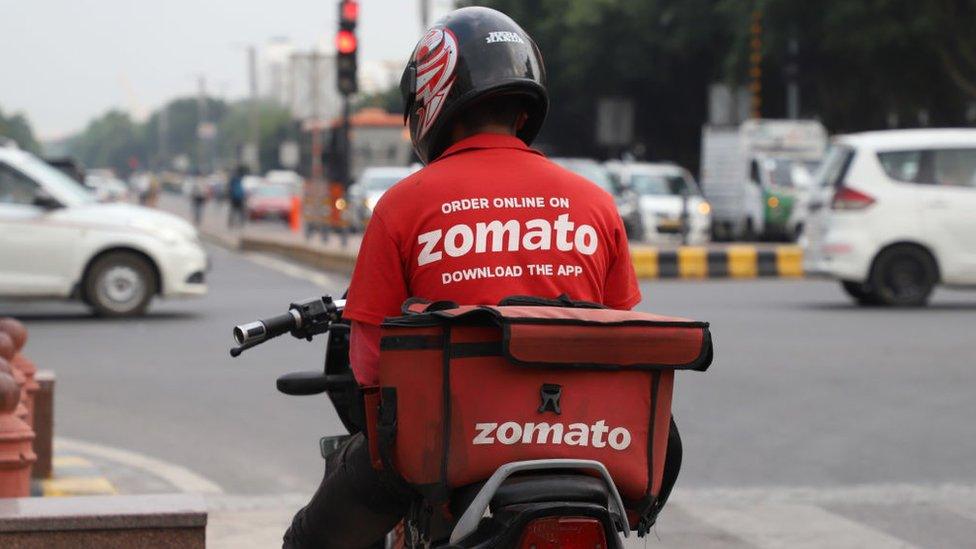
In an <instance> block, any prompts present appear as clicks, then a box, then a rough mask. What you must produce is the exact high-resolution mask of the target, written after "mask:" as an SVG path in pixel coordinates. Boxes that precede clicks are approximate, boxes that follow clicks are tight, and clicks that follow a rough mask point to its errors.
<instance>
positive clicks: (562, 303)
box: [498, 294, 607, 309]
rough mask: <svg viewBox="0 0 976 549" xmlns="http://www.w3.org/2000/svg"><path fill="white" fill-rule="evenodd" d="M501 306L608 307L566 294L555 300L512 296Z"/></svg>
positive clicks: (500, 302)
mask: <svg viewBox="0 0 976 549" xmlns="http://www.w3.org/2000/svg"><path fill="white" fill-rule="evenodd" d="M498 305H499V306H502V307H506V306H516V307H517V306H529V307H571V308H576V309H606V308H607V306H606V305H602V304H600V303H594V302H592V301H582V300H576V299H572V298H571V297H569V296H568V295H566V294H561V295H559V296H556V297H555V298H548V297H539V296H534V295H512V296H508V297H506V298H505V299H503V300H501V301H499V302H498Z"/></svg>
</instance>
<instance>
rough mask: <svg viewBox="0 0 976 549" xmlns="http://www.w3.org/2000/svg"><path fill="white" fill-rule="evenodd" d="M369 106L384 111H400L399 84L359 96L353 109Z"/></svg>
mask: <svg viewBox="0 0 976 549" xmlns="http://www.w3.org/2000/svg"><path fill="white" fill-rule="evenodd" d="M369 107H377V108H380V109H383V110H384V111H386V112H392V113H398V114H399V113H402V112H403V96H402V95H401V94H400V86H390V87H389V88H387V89H385V90H383V91H378V92H374V93H371V94H368V95H363V96H361V97H359V99H357V100H356V107H355V108H354V109H353V110H354V111H358V110H362V109H365V108H369Z"/></svg>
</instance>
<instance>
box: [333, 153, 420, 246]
mask: <svg viewBox="0 0 976 549" xmlns="http://www.w3.org/2000/svg"><path fill="white" fill-rule="evenodd" d="M419 168H420V166H419V165H416V166H383V167H372V168H366V169H365V170H363V174H362V175H360V176H359V179H357V180H356V182H355V183H353V184H352V185H350V186H349V191H348V192H347V196H348V201H347V206H346V211H345V212H346V213H345V215H346V220H347V221H348V222H349V224H350V225H351V226H352V227H353V228H354V229H356V230H365V229H366V224H367V223H369V218H370V217H372V216H373V208H375V207H376V203H377V202H379V200H380V197H381V196H383V193H385V192H386V191H387V190H388V189H389V188H390V187H392V186H393V185H396V184H397V183H399V182H400V181H401V180H403V179H405V178H406V177H407V176H409V175H411V174H412V173H414V172H415V171H417V170H418V169H419Z"/></svg>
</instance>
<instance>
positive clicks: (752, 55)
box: [749, 9, 762, 118]
mask: <svg viewBox="0 0 976 549" xmlns="http://www.w3.org/2000/svg"><path fill="white" fill-rule="evenodd" d="M749 36H750V40H749V78H750V79H751V83H750V84H749V93H750V95H751V98H752V117H753V118H761V117H762V10H759V9H757V10H755V11H753V12H752V24H751V25H750V26H749Z"/></svg>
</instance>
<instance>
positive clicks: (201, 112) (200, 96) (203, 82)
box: [197, 74, 209, 173]
mask: <svg viewBox="0 0 976 549" xmlns="http://www.w3.org/2000/svg"><path fill="white" fill-rule="evenodd" d="M208 132H209V129H208V126H207V77H206V76H205V75H202V74H201V75H200V76H198V77H197V169H198V170H199V171H200V172H201V173H202V172H204V164H205V163H206V157H207V139H206V135H207V133H208Z"/></svg>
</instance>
